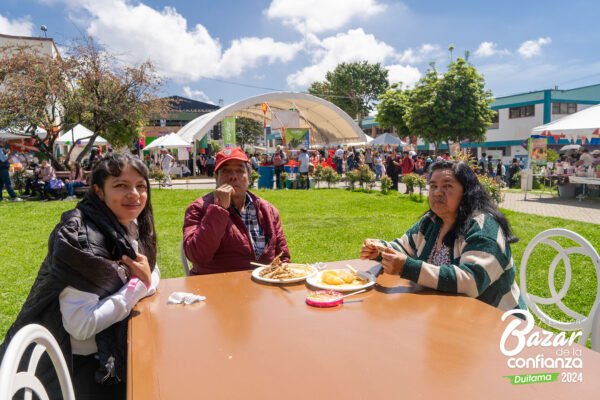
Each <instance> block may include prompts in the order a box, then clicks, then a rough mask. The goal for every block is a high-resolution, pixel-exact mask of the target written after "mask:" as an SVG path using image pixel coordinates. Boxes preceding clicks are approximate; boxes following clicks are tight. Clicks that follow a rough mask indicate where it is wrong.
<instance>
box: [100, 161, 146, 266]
mask: <svg viewBox="0 0 600 400" xmlns="http://www.w3.org/2000/svg"><path fill="white" fill-rule="evenodd" d="M128 165H130V166H131V167H132V168H133V169H135V170H136V171H137V172H138V173H139V174H140V175H141V176H142V177H143V178H144V180H145V181H146V186H147V187H148V200H147V201H146V206H145V207H144V209H143V210H142V212H141V213H140V215H139V216H138V218H137V223H138V232H139V244H140V247H141V249H142V253H143V254H144V255H145V256H146V257H148V263H149V264H150V267H151V268H154V265H155V264H156V229H155V228H154V213H153V211H152V201H151V200H152V199H151V197H150V193H151V192H150V180H149V178H148V176H149V172H148V168H147V167H146V164H144V162H143V161H142V160H140V159H139V158H137V157H134V156H133V155H131V154H127V153H119V152H111V153H108V154H107V155H105V156H104V157H102V158H101V159H100V160H98V162H97V163H96V165H95V167H94V170H93V171H92V186H93V185H97V186H98V187H99V188H104V183H105V182H106V178H108V177H109V176H121V174H122V173H123V171H124V170H125V168H126V167H127V166H128ZM90 190H93V189H92V188H91V189H90Z"/></svg>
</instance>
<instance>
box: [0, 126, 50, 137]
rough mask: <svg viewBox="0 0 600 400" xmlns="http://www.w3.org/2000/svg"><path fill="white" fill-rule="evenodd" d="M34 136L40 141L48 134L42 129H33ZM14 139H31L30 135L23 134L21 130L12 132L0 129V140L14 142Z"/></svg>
mask: <svg viewBox="0 0 600 400" xmlns="http://www.w3.org/2000/svg"><path fill="white" fill-rule="evenodd" d="M35 133H36V135H38V136H39V137H40V139H45V138H46V136H47V135H48V133H47V132H46V130H45V129H43V128H36V129H35ZM15 139H31V134H28V133H25V131H24V130H23V131H22V130H17V131H14V130H12V129H0V140H15Z"/></svg>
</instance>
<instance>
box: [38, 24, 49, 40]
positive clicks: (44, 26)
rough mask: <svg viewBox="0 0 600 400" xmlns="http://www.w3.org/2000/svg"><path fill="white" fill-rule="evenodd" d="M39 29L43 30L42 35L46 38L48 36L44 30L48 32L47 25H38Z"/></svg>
mask: <svg viewBox="0 0 600 400" xmlns="http://www.w3.org/2000/svg"><path fill="white" fill-rule="evenodd" d="M40 30H41V31H42V32H44V37H46V38H47V37H48V35H47V34H46V32H48V27H47V26H46V25H42V26H40Z"/></svg>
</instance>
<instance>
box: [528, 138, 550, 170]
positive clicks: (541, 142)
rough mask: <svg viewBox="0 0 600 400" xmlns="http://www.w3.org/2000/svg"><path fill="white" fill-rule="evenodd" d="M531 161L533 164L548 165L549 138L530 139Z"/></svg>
mask: <svg viewBox="0 0 600 400" xmlns="http://www.w3.org/2000/svg"><path fill="white" fill-rule="evenodd" d="M528 147H529V159H530V160H531V161H530V163H531V164H542V165H546V163H547V160H548V152H547V151H546V149H547V147H548V138H545V137H544V138H530V139H529V146H528Z"/></svg>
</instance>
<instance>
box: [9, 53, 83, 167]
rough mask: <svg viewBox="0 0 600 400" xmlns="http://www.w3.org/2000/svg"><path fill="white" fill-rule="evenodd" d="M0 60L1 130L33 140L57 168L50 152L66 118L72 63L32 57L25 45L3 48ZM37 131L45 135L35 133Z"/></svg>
mask: <svg viewBox="0 0 600 400" xmlns="http://www.w3.org/2000/svg"><path fill="white" fill-rule="evenodd" d="M0 59H1V60H2V62H1V63H0V84H1V85H2V90H0V127H2V128H4V129H7V130H8V131H9V132H11V133H13V134H15V135H18V136H23V138H31V139H33V140H34V146H35V147H37V148H38V149H39V150H40V152H42V153H44V154H45V155H46V156H47V157H48V158H49V159H50V160H51V162H52V164H53V165H55V166H58V161H57V160H56V158H55V157H54V155H53V152H52V149H53V148H54V142H55V141H56V139H57V138H58V134H59V132H60V131H61V130H63V129H64V128H65V127H66V121H67V120H68V119H69V115H68V113H69V110H67V109H66V108H65V107H64V105H63V104H64V100H65V99H67V98H68V97H69V96H70V94H71V92H72V85H71V83H72V82H73V81H74V79H75V70H74V63H73V61H72V60H71V59H62V58H60V57H56V58H52V57H50V56H45V55H40V54H35V53H34V52H33V51H32V50H31V48H30V47H28V46H7V47H3V48H1V49H0ZM38 128H43V129H45V130H46V132H47V133H46V134H43V133H38V132H40V130H38Z"/></svg>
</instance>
